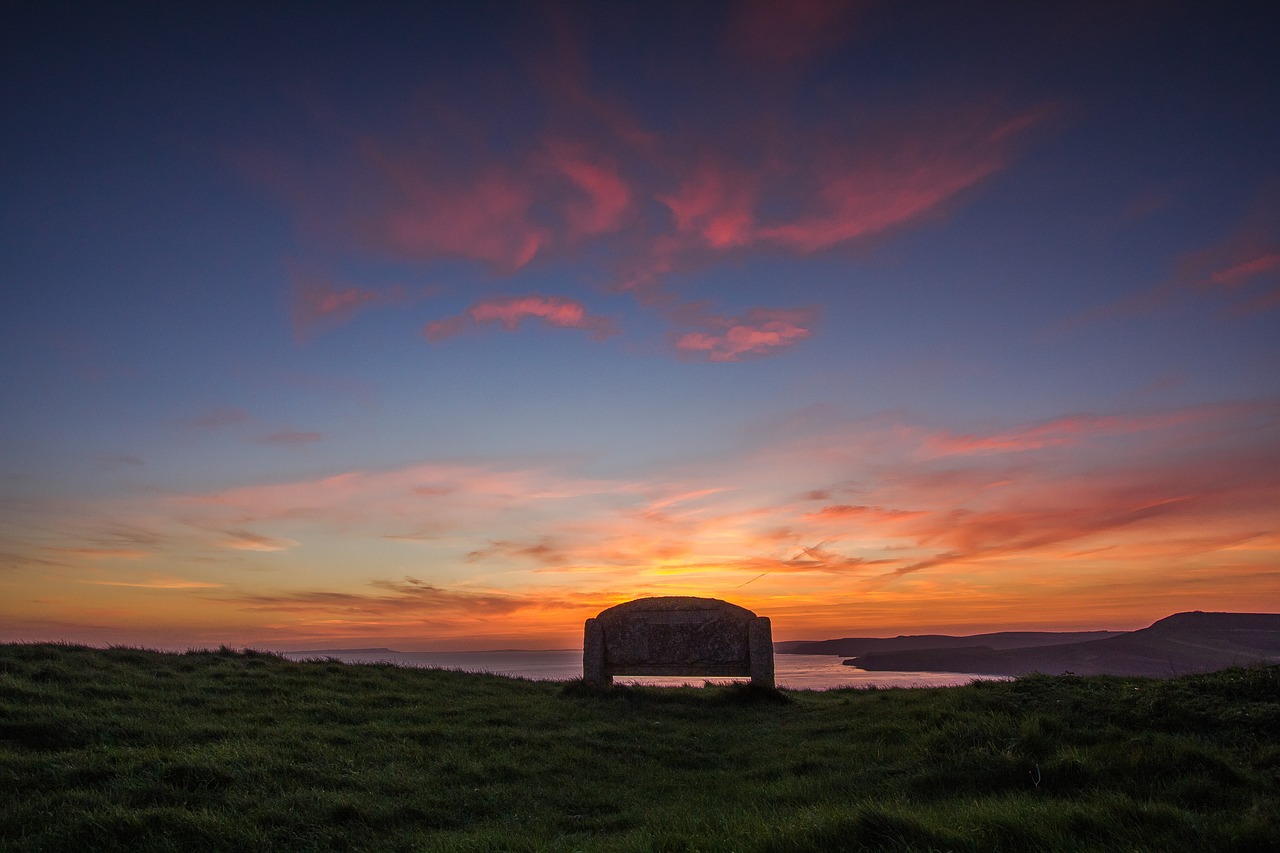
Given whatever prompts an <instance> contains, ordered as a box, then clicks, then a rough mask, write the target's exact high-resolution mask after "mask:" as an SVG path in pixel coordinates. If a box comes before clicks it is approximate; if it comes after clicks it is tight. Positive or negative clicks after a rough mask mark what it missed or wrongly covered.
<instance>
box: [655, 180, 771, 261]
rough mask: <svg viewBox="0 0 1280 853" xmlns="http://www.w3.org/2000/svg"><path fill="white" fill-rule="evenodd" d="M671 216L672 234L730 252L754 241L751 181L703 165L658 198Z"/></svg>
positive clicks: (754, 200) (753, 204) (753, 200)
mask: <svg viewBox="0 0 1280 853" xmlns="http://www.w3.org/2000/svg"><path fill="white" fill-rule="evenodd" d="M658 200H659V201H661V202H662V203H663V204H664V205H666V206H667V207H668V208H669V209H670V210H671V214H672V218H673V220H674V222H675V228H676V231H677V232H678V233H680V234H682V235H686V236H689V237H692V238H693V239H695V240H697V241H699V242H701V243H702V244H703V245H705V246H706V247H707V248H710V249H717V250H723V249H730V248H734V247H736V246H743V245H747V244H749V243H751V242H753V241H754V239H755V234H754V233H753V225H754V218H755V216H754V213H753V208H754V206H755V204H756V199H755V197H754V191H753V188H752V186H751V181H750V180H749V179H748V178H746V177H744V176H740V175H737V176H735V175H730V174H727V173H726V172H725V171H724V170H723V168H722V167H721V166H719V165H717V164H714V163H704V164H703V165H702V166H701V167H699V168H698V169H697V170H695V172H694V173H693V175H692V176H691V177H690V178H689V179H688V180H687V181H686V182H685V183H684V184H682V185H681V186H679V187H677V189H676V190H675V191H673V192H671V193H669V194H666V195H661V196H658Z"/></svg>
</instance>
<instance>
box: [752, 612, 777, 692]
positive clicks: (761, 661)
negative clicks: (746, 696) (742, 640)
mask: <svg viewBox="0 0 1280 853" xmlns="http://www.w3.org/2000/svg"><path fill="white" fill-rule="evenodd" d="M747 649H748V654H749V655H750V658H751V683H752V684H755V685H758V686H760V687H773V686H774V685H773V625H772V624H771V623H770V622H769V617H768V616H757V617H756V618H755V619H752V620H751V621H750V622H748V623H747Z"/></svg>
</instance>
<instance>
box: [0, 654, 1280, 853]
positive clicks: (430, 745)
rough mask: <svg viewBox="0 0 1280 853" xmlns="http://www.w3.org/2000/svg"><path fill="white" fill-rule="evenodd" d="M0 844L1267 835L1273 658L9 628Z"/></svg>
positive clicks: (807, 842)
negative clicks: (361, 658) (571, 654)
mask: <svg viewBox="0 0 1280 853" xmlns="http://www.w3.org/2000/svg"><path fill="white" fill-rule="evenodd" d="M0 791H2V792H4V794H3V804H2V805H0V849H5V850H74V851H83V850H105V849H120V850H124V849H127V850H184V851H185V850H254V851H258V850H290V851H292V850H424V851H455V850H458V851H483V850H517V851H519V850H529V851H533V850H598V851H606V850H607V851H626V850H637V851H639V850H655V851H694V850H709V851H710V850H714V851H719V850H736V851H779V853H781V851H808V850H938V851H943V850H956V851H988V850H996V851H999V850H1007V851H1014V850H1019V851H1020V850H1045V851H1070V850H1126V851H1129V850H1179V851H1185V850H1240V851H1253V850H1263V849H1280V822H1277V820H1276V817H1275V816H1276V815H1280V666H1269V667H1255V668H1249V669H1233V670H1226V671H1224V672H1220V673H1215V674H1212V675H1203V676H1191V677H1185V678H1179V679H1175V680H1171V681H1151V680H1145V679H1129V678H1108V677H1093V678H1075V677H1070V676H1068V677H1052V678H1051V677H1040V676H1036V677H1028V678H1023V679H1019V680H1018V681H1014V682H986V683H977V684H973V685H970V686H968V687H959V688H938V689H928V690H898V689H894V690H884V689H882V690H836V691H829V692H824V693H818V692H798V691H782V692H771V691H757V690H753V689H751V688H750V687H749V686H746V685H732V686H721V687H708V688H702V689H698V688H641V687H615V688H612V689H610V690H608V691H597V690H593V689H590V688H588V687H586V686H584V685H582V684H581V683H580V682H569V683H567V684H566V683H549V682H530V681H522V680H518V679H509V678H503V677H499V676H486V675H471V674H465V673H458V672H443V671H436V670H419V669H400V668H396V667H392V666H389V665H346V664H341V663H337V662H333V661H311V662H306V663H295V662H290V661H287V660H284V659H281V658H279V657H275V656H272V655H267V654H261V653H254V652H247V653H237V652H232V651H228V650H222V651H218V652H193V653H188V654H181V655H172V654H161V653H157V652H149V651H141V650H137V649H124V648H115V649H105V650H104V649H89V648H84V647H77V646H66V645H4V646H0Z"/></svg>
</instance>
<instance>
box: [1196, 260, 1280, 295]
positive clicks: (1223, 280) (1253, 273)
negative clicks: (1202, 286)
mask: <svg viewBox="0 0 1280 853" xmlns="http://www.w3.org/2000/svg"><path fill="white" fill-rule="evenodd" d="M1278 270H1280V252H1268V253H1266V254H1263V255H1259V256H1258V257H1256V258H1254V259H1253V260H1251V261H1243V262H1241V263H1238V264H1235V265H1234V266H1230V267H1227V268H1226V269H1221V270H1218V271H1217V272H1215V273H1213V274H1212V275H1211V276H1209V281H1211V282H1213V283H1214V284H1220V285H1223V286H1225V287H1229V288H1235V287H1239V286H1240V285H1241V284H1243V283H1244V282H1246V281H1248V280H1250V279H1252V278H1256V277H1257V276H1260V275H1266V274H1267V273H1271V272H1276V271H1278Z"/></svg>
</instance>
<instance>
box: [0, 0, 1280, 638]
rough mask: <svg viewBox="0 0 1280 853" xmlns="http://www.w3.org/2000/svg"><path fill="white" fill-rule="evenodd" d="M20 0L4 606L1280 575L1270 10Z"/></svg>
mask: <svg viewBox="0 0 1280 853" xmlns="http://www.w3.org/2000/svg"><path fill="white" fill-rule="evenodd" d="M3 15H4V20H3V24H2V25H0V32H3V35H0V40H3V57H4V59H3V69H4V71H3V74H0V97H2V98H3V101H2V102H0V106H2V107H3V109H2V110H0V122H2V123H3V127H2V130H3V134H2V135H0V152H2V153H3V160H2V161H0V168H2V169H3V187H4V189H3V192H2V193H0V216H2V217H3V219H2V222H3V225H2V227H0V641H37V640H41V641H42V640H65V641H70V642H79V643H91V644H96V645H105V644H118V645H140V646H147V647H155V648H175V649H183V648H202V647H209V646H217V645H222V644H226V645H230V646H253V647H256V648H266V649H305V648H346V647H365V646H388V647H392V648H397V649H401V650H430V649H441V650H447V649H487V648H573V647H575V646H577V645H579V644H580V643H581V631H582V623H583V620H584V619H585V618H587V617H589V616H593V615H595V614H596V613H597V612H599V611H600V610H602V609H604V608H606V607H609V606H612V605H614V604H617V603H619V602H622V601H626V600H629V599H632V598H636V597H640V596H648V595H700V596H710V597H715V598H723V599H726V600H729V601H732V602H734V603H736V604H740V605H742V606H744V607H748V608H750V609H752V610H754V611H755V612H756V613H758V614H761V615H766V616H769V617H771V619H772V622H773V631H774V638H775V639H776V640H790V639H820V638H826V637H842V636H893V635H896V634H900V633H925V632H941V633H952V634H963V633H976V632H982V631H992V630H1079V629H1111V630H1124V629H1133V628H1139V627H1143V626H1145V625H1147V624H1150V623H1151V622H1153V621H1155V620H1156V619H1159V618H1161V617H1163V616H1166V615H1168V614H1170V613H1174V612H1178V611H1183V610H1219V611H1251V612H1262V611H1273V612H1274V611H1280V156H1277V152H1280V106H1278V105H1280V52H1278V51H1277V50H1276V45H1277V44H1280V21H1278V17H1280V16H1278V15H1277V12H1276V11H1275V9H1274V7H1273V6H1272V5H1271V4H1266V3H1245V2H1237V3H1221V4H1217V3H1213V4H1211V3H1181V2H1161V3H1147V2H1099V3H1090V2H1083V3H1082V2H1070V3H1062V2H1044V3H1003V2H1001V3H988V2H966V3H954V2H912V3H889V2H832V0H810V1H809V2H789V3H785V4H784V3H769V2H757V1H756V0H742V2H734V3H711V2H707V3H665V2H643V3H640V2H617V3H598V4H585V3H582V4H572V3H570V4H554V3H543V2H536V3H535V2H496V3H485V2H466V3H462V2H457V3H433V4H394V3H385V4H359V3H343V2H333V3H289V2H280V3H270V4H262V3H238V2H230V3H216V4H213V3H204V4H174V3H155V4H151V3H122V4H92V5H86V4H80V3H77V4H60V3H56V2H49V3H39V4H8V5H7V6H6V10H5V12H4V13H3Z"/></svg>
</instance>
